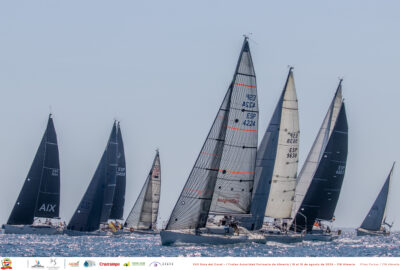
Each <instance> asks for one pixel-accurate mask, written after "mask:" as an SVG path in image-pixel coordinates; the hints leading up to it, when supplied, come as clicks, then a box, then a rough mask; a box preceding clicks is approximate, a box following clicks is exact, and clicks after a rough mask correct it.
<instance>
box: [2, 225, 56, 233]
mask: <svg viewBox="0 0 400 270" xmlns="http://www.w3.org/2000/svg"><path fill="white" fill-rule="evenodd" d="M3 231H4V233H5V234H50V235H51V234H62V230H57V228H56V227H52V226H48V225H43V226H40V225H8V224H4V225H3Z"/></svg>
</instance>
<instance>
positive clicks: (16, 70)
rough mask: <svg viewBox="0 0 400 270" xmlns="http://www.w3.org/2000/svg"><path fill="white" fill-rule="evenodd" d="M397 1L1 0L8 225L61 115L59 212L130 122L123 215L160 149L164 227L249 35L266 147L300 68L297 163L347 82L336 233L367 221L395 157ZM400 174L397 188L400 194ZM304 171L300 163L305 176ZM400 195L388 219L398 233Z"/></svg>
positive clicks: (2, 167) (69, 207)
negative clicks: (285, 91) (48, 131)
mask: <svg viewBox="0 0 400 270" xmlns="http://www.w3.org/2000/svg"><path fill="white" fill-rule="evenodd" d="M399 10H400V2H399V1H394V0H393V1H378V0H376V1H367V0H359V1H346V0H337V1H317V0H316V1H296V0H293V1H232V0H231V1H218V0H213V1H197V2H196V3H195V1H132V0H129V1H128V0H127V1H99V0H96V1H94V0H93V1H89V0H87V1H77V0H70V1H50V0H48V1H28V0H26V1H0V93H1V98H0V121H1V123H2V124H1V126H2V132H1V133H0V149H1V151H0V172H1V177H0V185H1V189H2V192H1V196H0V222H1V223H5V222H6V221H7V218H8V216H9V214H10V212H11V209H12V207H13V205H14V203H15V201H16V199H17V196H18V194H19V191H20V189H21V187H22V184H23V182H24V179H25V177H26V174H27V172H28V170H29V168H30V166H31V163H32V160H33V157H34V155H35V152H36V150H37V147H38V145H39V142H40V139H41V137H42V135H43V132H44V129H45V126H46V122H47V116H48V113H49V112H50V107H51V111H52V112H53V114H54V123H55V127H56V131H57V135H58V142H59V150H60V161H61V217H62V218H63V219H65V220H66V221H67V222H68V221H69V219H70V217H71V216H72V214H73V212H74V211H75V209H76V207H77V205H78V203H79V201H80V200H81V197H82V195H83V193H84V192H85V189H86V187H87V186H88V184H89V181H90V179H91V177H92V175H93V173H94V171H95V169H96V166H97V164H98V162H99V159H100V157H101V155H102V153H103V151H104V148H105V145H106V141H107V139H108V136H109V133H110V130H111V126H112V123H113V120H114V119H115V118H116V119H118V120H120V121H121V129H122V132H123V137H124V141H125V151H126V160H127V194H126V207H125V216H126V215H127V214H128V213H129V211H130V209H131V207H132V205H133V203H134V201H135V200H136V197H137V195H138V193H139V191H140V188H141V187H142V185H143V183H144V181H145V178H146V175H147V173H148V171H149V169H150V166H151V162H152V160H153V157H154V154H155V149H156V148H157V147H158V148H159V149H160V156H161V168H162V190H161V204H160V218H161V220H167V219H168V217H169V215H170V213H171V210H172V207H173V206H174V204H175V202H176V200H177V198H178V196H179V193H180V192H181V189H182V187H183V185H184V183H185V181H186V179H187V177H188V174H189V172H190V170H191V169H192V166H193V164H194V162H195V159H196V157H197V155H198V152H199V151H200V148H201V146H202V144H203V142H204V139H205V137H206V135H207V133H208V131H209V128H210V126H211V124H212V121H213V119H214V117H215V114H216V112H217V110H218V107H219V106H220V103H221V101H222V99H223V96H224V94H225V92H226V89H227V87H228V85H229V83H230V81H231V79H232V75H233V72H234V68H235V65H236V61H237V58H238V54H239V51H240V48H241V45H242V40H243V37H242V34H245V33H253V34H252V35H251V39H252V40H251V41H250V49H251V52H252V56H253V61H254V65H255V70H256V74H257V83H258V91H259V107H260V126H259V130H260V131H261V132H260V135H259V140H261V138H262V136H263V133H264V131H265V129H266V127H267V125H268V122H269V120H270V118H271V115H272V112H273V109H274V107H275V105H276V102H277V101H278V98H279V95H280V92H281V90H282V87H283V84H284V82H285V79H286V76H287V71H288V68H287V66H288V65H293V66H294V67H295V69H294V78H295V83H296V88H297V95H298V99H299V114H300V130H301V134H300V163H299V164H300V166H301V165H302V164H303V162H304V159H305V158H306V156H307V154H308V151H309V149H310V147H311V145H312V143H313V141H314V138H315V136H316V134H317V132H318V129H319V127H320V124H321V121H322V119H323V117H324V115H325V113H326V111H327V108H328V106H329V103H330V101H331V99H332V97H333V94H334V91H335V89H336V86H337V83H338V77H339V76H343V77H344V82H343V95H344V97H345V100H346V109H347V116H348V122H349V154H348V162H347V170H346V175H345V179H344V184H343V189H342V193H341V196H340V199H339V203H338V206H337V208H336V217H337V221H336V222H335V223H336V226H346V227H356V226H359V225H360V224H361V222H362V220H363V218H364V217H365V215H366V214H367V212H368V210H369V208H370V206H371V204H372V203H373V201H374V200H375V197H376V196H377V193H378V192H379V189H380V187H381V185H383V182H384V180H385V178H386V176H387V174H388V173H389V170H390V167H391V165H392V162H393V161H394V160H396V158H397V156H398V151H399V150H400V149H399V146H398V144H397V143H396V141H397V139H396V138H397V137H398V135H399V134H400V125H399V122H398V116H399V115H400V114H399V113H400V106H399V100H400V89H399V84H398V80H397V76H398V69H399V60H400V53H399V48H400V38H399V37H400V30H399V25H400V16H399V13H398V12H399ZM398 170H399V168H396V169H395V172H394V179H393V180H394V181H393V185H392V194H396V193H397V192H400V174H399V173H398ZM299 171H300V168H299ZM399 204H400V197H399V196H392V197H391V198H390V207H389V210H388V216H389V218H388V220H389V221H392V220H394V221H395V222H397V223H395V227H396V228H397V229H398V228H400V213H399V212H398V210H397V209H396V205H399ZM396 210H397V211H396Z"/></svg>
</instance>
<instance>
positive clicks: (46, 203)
mask: <svg viewBox="0 0 400 270" xmlns="http://www.w3.org/2000/svg"><path fill="white" fill-rule="evenodd" d="M59 211H60V163H59V157H58V145H57V135H56V131H55V129H54V123H53V118H52V116H51V114H50V115H49V119H48V122H47V128H46V131H45V133H44V135H43V138H42V141H41V142H40V145H39V149H38V150H37V152H36V156H35V158H34V160H33V163H32V166H31V168H30V170H29V173H28V176H27V177H26V180H25V183H24V185H23V187H22V190H21V192H20V194H19V196H18V199H17V202H16V203H15V205H14V208H13V210H12V212H11V215H10V217H9V219H8V221H7V224H10V225H22V224H26V225H27V224H32V223H33V221H34V217H45V218H57V217H59Z"/></svg>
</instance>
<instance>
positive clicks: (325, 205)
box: [292, 102, 348, 231]
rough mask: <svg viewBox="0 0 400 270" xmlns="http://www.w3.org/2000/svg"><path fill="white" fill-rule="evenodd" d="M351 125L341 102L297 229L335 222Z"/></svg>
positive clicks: (296, 223)
mask: <svg viewBox="0 0 400 270" xmlns="http://www.w3.org/2000/svg"><path fill="white" fill-rule="evenodd" d="M347 132H348V126H347V118H346V109H345V104H344V102H342V104H341V107H340V110H339V113H338V115H337V118H336V123H335V125H334V128H333V130H332V133H331V135H330V137H329V140H328V142H327V144H326V147H325V150H324V152H323V154H322V156H321V159H320V162H319V164H318V167H317V170H316V172H315V174H314V176H313V179H312V181H311V184H310V186H309V188H308V190H307V193H306V195H305V197H304V199H303V202H302V203H301V206H300V207H299V209H298V212H297V214H296V216H295V220H294V222H293V224H292V229H293V226H294V225H296V227H297V230H302V229H307V231H311V230H312V227H313V224H314V222H315V220H317V219H318V220H332V218H333V217H334V212H335V208H336V204H337V202H338V199H339V195H340V191H341V187H342V183H343V178H344V173H345V169H346V161H347V147H348V146H347V144H348V134H347Z"/></svg>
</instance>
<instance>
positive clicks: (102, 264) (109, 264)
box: [99, 262, 121, 266]
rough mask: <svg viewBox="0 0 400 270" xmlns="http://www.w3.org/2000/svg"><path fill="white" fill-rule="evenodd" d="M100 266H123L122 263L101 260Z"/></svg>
mask: <svg viewBox="0 0 400 270" xmlns="http://www.w3.org/2000/svg"><path fill="white" fill-rule="evenodd" d="M99 266H121V263H116V262H100V263H99Z"/></svg>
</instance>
